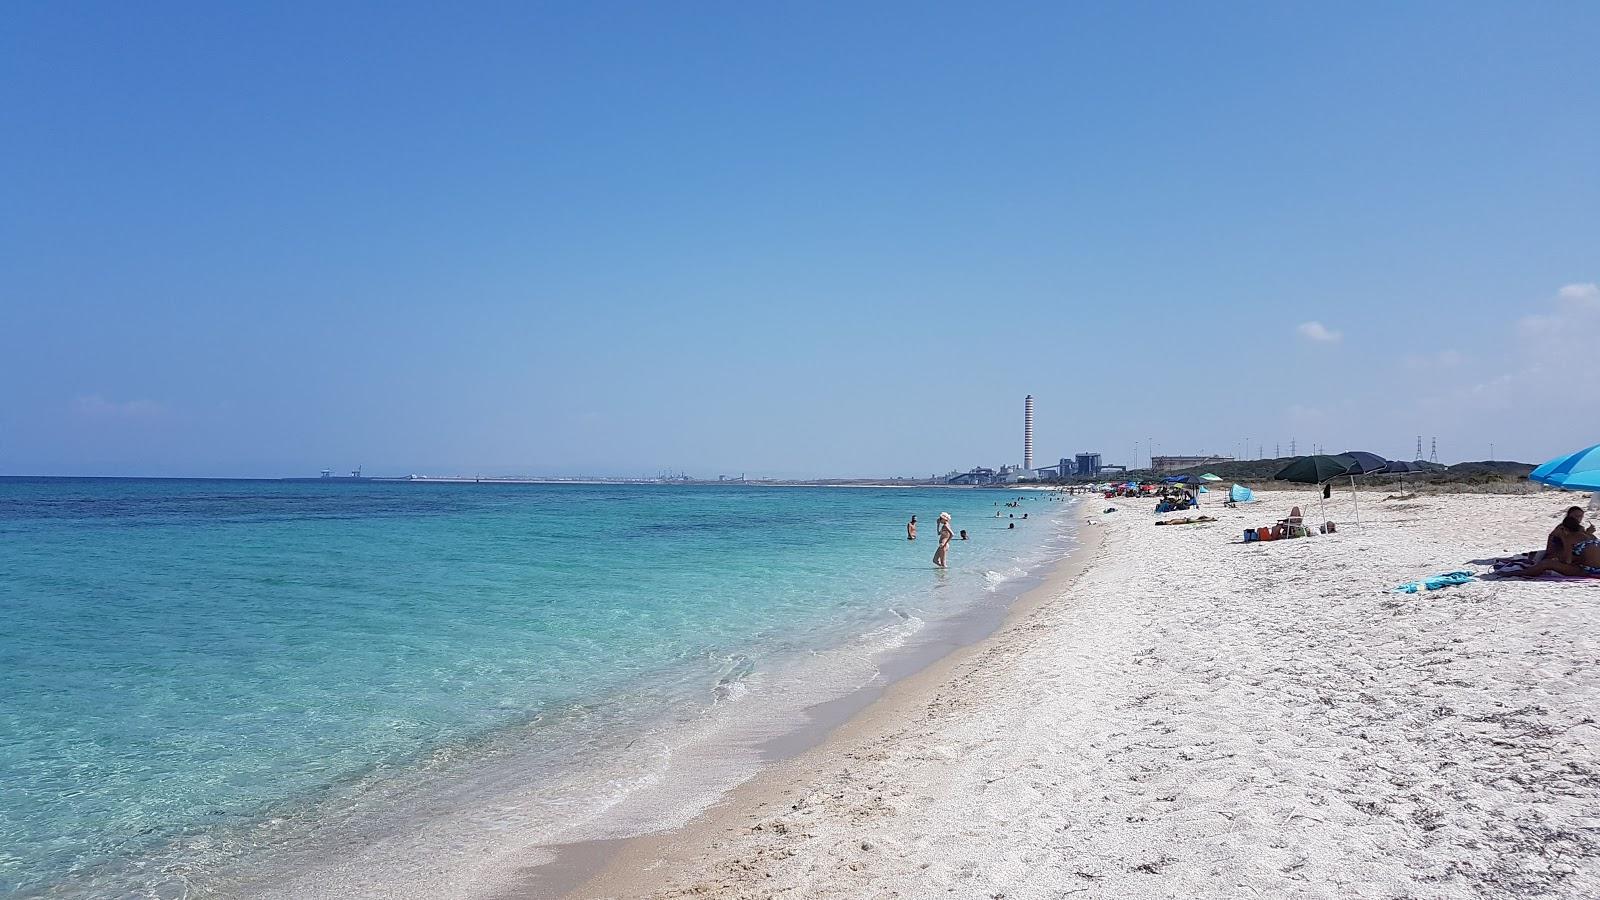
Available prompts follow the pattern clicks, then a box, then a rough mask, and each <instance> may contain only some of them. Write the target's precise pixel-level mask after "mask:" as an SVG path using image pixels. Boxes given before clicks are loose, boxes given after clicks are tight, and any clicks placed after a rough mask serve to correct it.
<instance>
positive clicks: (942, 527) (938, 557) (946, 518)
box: [933, 512, 956, 569]
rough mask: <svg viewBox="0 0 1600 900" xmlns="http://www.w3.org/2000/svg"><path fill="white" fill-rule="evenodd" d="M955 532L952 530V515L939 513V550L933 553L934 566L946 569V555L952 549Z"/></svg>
mask: <svg viewBox="0 0 1600 900" xmlns="http://www.w3.org/2000/svg"><path fill="white" fill-rule="evenodd" d="M955 536H956V534H955V532H953V531H951V530H950V514H949V513H947V512H942V513H939V549H937V550H935V551H933V564H934V565H935V566H938V567H939V568H941V569H942V568H944V567H945V565H944V555H945V553H946V552H947V551H949V549H950V539H951V538H953V537H955Z"/></svg>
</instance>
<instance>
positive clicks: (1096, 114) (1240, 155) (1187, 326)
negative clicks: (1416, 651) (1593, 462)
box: [0, 2, 1600, 476]
mask: <svg viewBox="0 0 1600 900" xmlns="http://www.w3.org/2000/svg"><path fill="white" fill-rule="evenodd" d="M0 22H3V25H0V117H3V118H0V129H3V130H0V133H3V135H4V137H3V139H0V313H3V314H0V473H4V474H215V475H285V474H289V475H298V474H314V473H315V472H316V470H318V469H320V468H323V467H325V466H331V467H336V468H339V469H348V468H350V467H353V466H355V465H357V464H362V465H364V466H365V467H366V469H367V471H368V472H378V473H396V474H407V473H411V472H431V473H448V472H478V471H482V472H496V473H515V472H523V473H577V472H587V473H617V474H633V473H652V474H653V473H655V472H657V471H659V470H661V469H666V468H671V469H676V470H680V471H685V472H688V473H691V474H696V475H713V476H714V475H716V474H718V473H738V472H748V473H750V474H751V475H752V476H754V475H756V474H775V475H797V476H807V475H854V474H868V475H883V474H896V473H898V474H911V475H926V474H929V473H931V472H935V471H940V472H942V471H946V470H949V469H951V468H955V467H962V468H966V467H970V466H972V465H977V464H989V465H994V464H999V463H1002V462H1012V463H1015V462H1019V461H1020V457H1021V433H1020V432H1021V418H1022V397H1023V395H1024V394H1027V393H1030V392H1031V393H1033V394H1034V395H1035V397H1036V398H1037V402H1038V425H1037V441H1036V446H1037V447H1038V456H1039V457H1040V458H1041V459H1054V458H1055V457H1058V456H1062V455H1070V454H1071V453H1074V452H1077V451H1080V450H1099V451H1101V452H1102V453H1104V454H1105V455H1106V457H1107V460H1108V461H1125V460H1127V459H1129V458H1130V457H1132V456H1133V454H1134V453H1135V452H1136V451H1137V453H1138V454H1139V456H1141V457H1142V456H1145V455H1147V454H1148V452H1149V442H1150V440H1151V439H1153V440H1154V443H1155V444H1156V445H1157V448H1158V450H1159V451H1160V452H1165V453H1175V452H1200V451H1206V452H1222V453H1229V452H1239V450H1240V448H1241V445H1242V444H1243V442H1244V441H1245V439H1246V438H1248V441H1249V444H1250V450H1249V453H1250V455H1254V453H1255V449H1256V447H1257V446H1258V445H1259V446H1264V448H1265V450H1266V452H1267V453H1268V454H1269V455H1270V454H1271V453H1272V452H1273V447H1274V446H1275V445H1280V444H1281V445H1282V452H1283V453H1285V454H1287V453H1288V452H1289V441H1290V440H1291V439H1293V440H1296V441H1297V442H1298V447H1299V449H1300V450H1302V451H1305V450H1306V449H1307V448H1309V447H1311V446H1313V445H1315V444H1319V443H1320V444H1322V445H1324V446H1325V447H1326V448H1327V449H1328V450H1329V451H1330V452H1331V451H1337V450H1343V449H1346V448H1362V449H1370V450H1373V451H1376V452H1378V453H1382V454H1385V455H1390V456H1410V455H1411V452H1412V451H1413V450H1414V444H1415V440H1416V436H1417V435H1418V434H1421V435H1424V438H1425V440H1426V439H1428V438H1431V437H1433V436H1435V435H1437V437H1438V440H1439V453H1440V456H1441V458H1443V459H1444V460H1445V461H1456V460H1460V459H1482V458H1486V457H1488V455H1489V452H1490V447H1489V445H1490V443H1491V442H1493V443H1494V445H1495V451H1494V452H1495V455H1496V457H1497V458H1501V459H1505V458H1517V459H1524V460H1529V461H1539V460H1542V459H1544V458H1546V457H1548V456H1551V455H1554V454H1555V453H1557V452H1561V451H1565V450H1570V449H1574V448H1576V447H1579V446H1582V445H1586V444H1589V443H1593V442H1595V441H1596V440H1600V287H1596V286H1595V283H1596V282H1600V55H1597V47H1600V5H1596V4H1593V3H1537V4H1526V3H1512V2H1507V3H1499V4H1487V3H1473V2H1467V3H1461V2H1450V3H1437V4H1430V3H1408V4H1356V5H1351V4H1285V3H1260V4H1242V3H1241V4H1202V5H1197V4H1179V3H1171V4H1125V3H1117V4H1106V5H1104V6H1091V5H1088V4H1067V3H1041V4H1037V5H1009V4H959V5H958V4H949V5H945V6H943V8H937V7H936V6H935V5H930V4H924V3H906V4H894V3H871V4H860V3H851V4H844V3H840V4H799V3H785V4H775V3H762V2H756V3H750V2H734V3H726V4H716V3H689V4H681V3H677V4H660V3H658V4H638V5H623V4H609V3H567V4H537V3H526V2H518V3H507V4H504V5H495V4H487V3H469V4H438V3H428V4H403V3H374V4H371V5H360V4H355V3H331V4H329V3H270V4H257V5H255V7H254V8H245V7H244V5H243V4H217V3H193V4H175V3H147V4H127V3H42V2H40V3H31V2H19V3H10V4H7V5H6V6H5V9H4V10H3V12H0ZM1424 452H1425V453H1426V448H1425V450H1424Z"/></svg>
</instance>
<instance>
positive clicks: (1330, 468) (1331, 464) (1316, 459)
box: [1275, 453, 1360, 522]
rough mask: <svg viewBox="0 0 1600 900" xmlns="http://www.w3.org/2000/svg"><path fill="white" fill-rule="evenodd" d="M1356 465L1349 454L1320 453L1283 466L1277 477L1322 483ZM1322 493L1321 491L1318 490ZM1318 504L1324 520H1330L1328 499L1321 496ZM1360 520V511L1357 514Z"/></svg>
mask: <svg viewBox="0 0 1600 900" xmlns="http://www.w3.org/2000/svg"><path fill="white" fill-rule="evenodd" d="M1355 467H1356V461H1355V460H1353V459H1351V458H1350V457H1348V456H1329V455H1328V454H1326V453H1319V454H1317V455H1315V456H1301V457H1299V458H1297V459H1295V461H1294V462H1291V463H1289V464H1288V465H1287V466H1284V467H1283V470H1282V471H1280V472H1279V473H1278V474H1277V475H1276V476H1275V477H1276V478H1277V479H1278V480H1279V481H1293V482H1295V483H1296V484H1322V483H1324V482H1327V481H1332V480H1333V479H1335V478H1338V477H1339V476H1341V475H1348V474H1350V470H1351V469H1354V468H1355ZM1350 483H1351V490H1352V491H1354V490H1355V488H1354V485H1355V480H1354V479H1351V482H1350ZM1318 493H1319V495H1320V493H1321V492H1320V491H1319V492H1318ZM1317 505H1318V507H1319V508H1321V510H1322V521H1324V522H1326V521H1328V501H1327V499H1326V498H1324V497H1321V496H1319V497H1318V498H1317ZM1356 518H1357V521H1359V520H1360V515H1359V513H1358V514H1357V516H1356Z"/></svg>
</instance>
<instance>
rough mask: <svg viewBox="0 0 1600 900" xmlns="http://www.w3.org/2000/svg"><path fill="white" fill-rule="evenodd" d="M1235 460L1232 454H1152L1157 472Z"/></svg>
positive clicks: (1151, 458) (1151, 461)
mask: <svg viewBox="0 0 1600 900" xmlns="http://www.w3.org/2000/svg"><path fill="white" fill-rule="evenodd" d="M1227 462H1233V457H1231V456H1152V457H1150V468H1151V469H1152V470H1153V471H1156V472H1172V471H1176V470H1178V469H1194V468H1199V467H1200V466H1214V465H1216V464H1217V463H1227Z"/></svg>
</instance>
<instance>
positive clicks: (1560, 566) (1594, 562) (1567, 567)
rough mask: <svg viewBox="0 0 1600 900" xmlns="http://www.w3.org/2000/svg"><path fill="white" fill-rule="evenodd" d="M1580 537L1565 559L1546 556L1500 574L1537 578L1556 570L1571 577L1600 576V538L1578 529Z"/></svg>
mask: <svg viewBox="0 0 1600 900" xmlns="http://www.w3.org/2000/svg"><path fill="white" fill-rule="evenodd" d="M1578 534H1579V535H1581V539H1580V540H1578V542H1577V543H1575V544H1573V545H1572V552H1571V556H1570V557H1569V558H1567V559H1561V558H1558V557H1552V556H1546V557H1545V558H1544V561H1543V562H1540V563H1538V564H1536V565H1532V566H1529V567H1527V568H1526V569H1518V570H1504V571H1502V572H1501V574H1502V575H1513V576H1516V577H1518V578H1537V577H1539V576H1540V575H1543V574H1545V573H1546V572H1556V573H1559V574H1562V575H1567V576H1570V577H1573V578H1585V577H1587V578H1600V538H1597V537H1595V536H1594V535H1592V534H1590V533H1589V532H1587V531H1579V532H1578Z"/></svg>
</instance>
